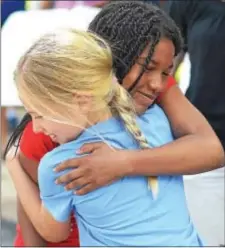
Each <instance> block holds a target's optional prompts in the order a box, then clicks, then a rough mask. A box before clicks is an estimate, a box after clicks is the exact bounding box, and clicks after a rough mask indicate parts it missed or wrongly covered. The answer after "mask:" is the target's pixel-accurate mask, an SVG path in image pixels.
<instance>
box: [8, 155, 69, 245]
mask: <svg viewBox="0 0 225 248" xmlns="http://www.w3.org/2000/svg"><path fill="white" fill-rule="evenodd" d="M6 164H7V167H8V170H9V173H10V175H11V178H12V180H13V183H14V185H15V188H16V191H17V194H18V198H19V199H20V202H21V205H22V206H23V209H24V211H25V212H26V215H27V216H28V218H29V219H30V220H31V222H32V224H33V226H34V227H35V229H36V230H37V231H38V232H39V233H40V235H41V236H42V237H43V238H45V239H46V240H47V241H50V242H60V241H62V240H65V239H66V238H67V237H68V236H69V233H70V209H69V207H68V208H67V215H66V214H64V219H63V220H62V219H60V221H57V220H56V219H55V218H54V217H53V215H52V214H51V213H50V212H49V211H48V209H47V208H46V207H45V206H44V204H43V201H42V200H41V199H40V195H39V189H38V187H37V185H36V184H35V183H34V182H33V181H32V180H31V179H30V177H29V176H28V175H27V174H26V173H25V171H24V170H23V168H22V167H21V166H20V164H19V160H18V158H17V157H16V158H14V159H12V160H8V161H7V163H6ZM48 172H49V171H48ZM52 173H53V172H50V174H49V173H46V174H45V175H44V176H45V178H43V180H41V181H42V182H47V183H51V182H53V183H52V184H54V181H52V178H51V175H52ZM48 174H49V175H48ZM46 187H47V189H51V190H52V192H48V193H52V195H54V194H55V192H54V190H58V188H57V187H54V185H53V187H51V185H49V184H48V185H46ZM59 187H60V186H59ZM62 190H63V191H64V189H63V187H62ZM43 198H44V199H45V200H44V201H47V202H51V196H43ZM53 198H54V197H53ZM46 199H47V200H46ZM58 200H59V199H58ZM52 201H55V202H54V204H56V200H55V199H54V200H52ZM49 204H50V203H49ZM58 205H59V204H58Z"/></svg>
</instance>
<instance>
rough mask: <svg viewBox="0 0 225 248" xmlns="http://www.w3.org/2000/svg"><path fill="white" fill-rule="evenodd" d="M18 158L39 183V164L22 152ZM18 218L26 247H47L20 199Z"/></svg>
mask: <svg viewBox="0 0 225 248" xmlns="http://www.w3.org/2000/svg"><path fill="white" fill-rule="evenodd" d="M18 158H19V161H20V164H21V166H22V167H23V169H24V170H25V171H26V173H27V174H28V175H29V176H30V178H31V179H32V180H33V181H34V182H35V183H37V169H38V162H36V161H34V160H31V159H28V158H27V157H26V156H24V154H23V153H22V152H21V151H20V152H19V154H18ZM17 217H18V223H19V225H20V228H21V232H22V236H23V241H24V245H25V246H28V247H32V246H33V247H46V241H45V240H44V239H43V238H42V237H41V236H40V235H39V233H38V232H37V231H36V229H35V228H34V226H33V224H32V223H31V221H30V219H29V218H28V216H27V215H26V213H25V211H24V209H23V206H22V205H21V203H20V201H19V199H18V198H17Z"/></svg>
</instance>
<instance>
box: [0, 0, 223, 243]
mask: <svg viewBox="0 0 225 248" xmlns="http://www.w3.org/2000/svg"><path fill="white" fill-rule="evenodd" d="M107 2H108V1H54V0H53V1H20V0H17V1H10V0H1V28H2V30H1V32H2V42H1V61H2V63H1V82H2V85H1V144H2V146H1V152H3V150H4V148H5V145H6V143H7V140H8V138H9V136H10V134H11V133H12V131H13V130H14V129H15V127H16V126H17V125H18V123H19V122H20V119H21V117H22V116H23V115H24V113H25V111H24V109H23V107H22V104H21V102H20V100H19V99H18V96H17V93H16V89H15V87H14V83H13V71H14V69H15V66H16V64H17V62H18V59H19V57H20V56H21V55H22V54H23V52H24V51H25V50H26V49H27V48H29V46H30V45H31V44H32V43H33V41H35V39H36V38H38V37H39V36H40V35H41V34H43V33H45V32H47V31H48V30H51V29H53V28H55V27H76V28H80V29H86V28H87V26H88V24H89V22H90V21H91V20H92V19H93V17H94V16H95V15H96V14H97V13H98V12H99V10H100V9H101V7H102V6H104V4H106V3H107ZM146 2H154V4H157V5H159V6H161V7H162V6H163V4H164V3H165V2H166V0H164V1H156V0H155V1H146ZM208 2H210V1H208ZM224 10H225V7H224ZM224 15H225V11H224ZM224 30H225V26H224V29H223V31H224ZM224 33H225V32H224ZM224 44H225V40H224ZM224 50H225V45H224ZM224 65H225V56H224ZM190 72H191V63H190V59H189V54H188V53H187V52H186V53H185V54H184V56H183V57H182V60H181V61H180V65H179V67H177V70H176V74H175V76H176V80H177V82H178V83H179V86H180V87H181V89H182V91H183V92H184V93H185V92H186V90H187V88H188V86H189V83H190V78H191V73H190ZM221 90H222V89H221ZM224 92H225V91H224ZM224 108H225V106H224ZM1 169H2V174H1V183H2V191H1V204H2V205H1V210H2V211H1V212H2V216H1V221H2V225H1V227H2V230H1V242H0V243H1V246H12V245H13V241H14V237H15V225H16V223H17V214H16V192H15V190H14V187H13V185H12V182H11V180H10V177H9V175H8V173H7V170H6V168H5V166H4V161H3V160H2V166H1ZM205 178H206V177H205V176H203V177H202V176H198V177H197V176H189V177H185V187H186V193H187V197H188V202H189V207H190V211H191V214H192V217H193V219H194V221H196V226H197V228H198V229H199V231H200V234H202V235H203V236H204V239H205V240H206V241H207V243H208V244H210V245H212V246H217V245H222V244H224V236H223V237H222V238H221V234H220V237H219V238H218V237H217V236H218V235H217V234H218V232H219V233H224V224H221V222H220V224H218V225H217V226H215V229H214V230H210V231H209V230H207V228H205V223H204V222H202V220H200V221H199V220H198V211H201V208H204V204H203V205H201V204H202V202H201V204H200V205H198V196H199V195H200V194H201V196H203V195H204V194H206V195H208V194H209V191H207V190H205V189H206V188H208V190H209V188H210V186H209V185H210V183H211V181H210V180H211V179H212V177H210V179H209V177H208V179H207V180H206V179H205ZM213 178H214V179H215V178H216V181H217V182H218V178H219V180H220V179H221V178H222V179H223V180H224V171H223V175H222V176H221V174H219V176H218V175H217V174H216V176H215V175H213ZM214 179H213V180H214ZM214 182H215V180H214V181H213V185H214V188H218V187H220V188H221V187H224V183H223V184H221V181H220V182H219V184H214ZM196 189H198V190H199V194H198V195H196V192H197V190H196ZM212 190H213V189H212ZM223 192H224V191H223ZM211 194H215V192H213V191H211ZM223 195H224V194H223ZM203 198H204V197H203ZM203 202H204V201H203ZM219 203H220V206H219V210H217V208H214V207H213V209H212V212H213V211H223V213H222V212H221V215H220V218H224V197H223V198H222V199H221V196H220V199H219ZM216 206H217V205H216ZM222 209H223V210H222ZM206 218H211V217H210V216H207V217H206ZM212 218H214V217H213V216H212ZM209 232H212V233H214V234H213V235H212V234H211V235H209Z"/></svg>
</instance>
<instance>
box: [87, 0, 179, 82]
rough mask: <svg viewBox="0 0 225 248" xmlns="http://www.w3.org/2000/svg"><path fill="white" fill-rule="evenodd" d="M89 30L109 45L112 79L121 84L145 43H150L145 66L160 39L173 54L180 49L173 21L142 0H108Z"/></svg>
mask: <svg viewBox="0 0 225 248" xmlns="http://www.w3.org/2000/svg"><path fill="white" fill-rule="evenodd" d="M89 30H90V31H91V32H94V33H96V34H97V35H99V36H101V37H102V38H104V39H105V40H106V41H107V42H108V43H109V44H110V46H111V49H112V53H113V62H114V69H115V73H116V76H117V78H118V80H119V81H120V82H122V80H123V78H124V77H125V75H126V74H127V73H128V72H129V70H130V69H131V67H132V66H133V65H134V63H135V61H136V60H137V58H138V57H139V56H140V54H141V53H142V52H143V50H144V49H145V47H146V46H147V44H149V43H150V44H151V49H150V51H149V55H148V57H147V59H146V62H145V64H146V65H147V64H148V63H149V61H150V59H151V57H152V55H153V53H154V49H155V46H156V45H157V43H158V42H159V40H160V39H161V38H168V39H169V40H171V41H172V42H173V44H174V46H175V52H176V55H177V54H178V53H179V52H180V50H181V49H182V46H183V42H182V37H181V33H180V31H179V29H178V27H177V26H176V24H175V23H174V21H173V20H172V19H171V18H170V17H169V16H167V14H166V13H165V12H164V11H163V10H161V9H160V8H158V7H157V6H155V5H153V4H150V3H144V2H142V1H111V2H110V3H108V4H107V5H105V6H104V7H103V9H102V10H101V11H100V12H99V13H98V15H97V16H96V17H95V18H94V20H93V21H92V22H91V23H90V25H89Z"/></svg>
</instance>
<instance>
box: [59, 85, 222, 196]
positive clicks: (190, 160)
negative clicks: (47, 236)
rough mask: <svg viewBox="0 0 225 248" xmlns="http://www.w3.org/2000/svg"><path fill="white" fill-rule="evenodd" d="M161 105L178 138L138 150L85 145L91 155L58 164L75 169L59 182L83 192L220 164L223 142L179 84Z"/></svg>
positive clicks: (185, 173) (208, 169) (199, 171)
mask: <svg viewBox="0 0 225 248" xmlns="http://www.w3.org/2000/svg"><path fill="white" fill-rule="evenodd" d="M160 104H161V106H162V108H163V109H164V111H165V113H166V115H167V116H168V119H169V121H170V123H171V127H172V131H173V134H174V136H175V137H176V138H177V139H176V140H175V141H174V142H171V143H170V144H166V145H164V146H161V147H157V148H151V149H145V150H137V151H128V150H123V151H112V150H110V149H108V147H107V146H106V145H104V144H101V143H95V144H86V145H84V146H83V147H81V149H80V151H81V153H90V155H88V156H84V157H80V158H76V159H71V160H68V161H66V162H64V163H62V164H61V165H59V166H58V168H57V170H58V171H61V170H64V169H67V168H73V167H76V169H74V170H72V171H70V172H69V173H67V174H64V175H63V176H61V177H59V178H58V180H57V182H58V183H66V184H67V185H66V188H67V189H68V190H69V189H74V188H76V187H79V188H80V189H79V190H77V191H76V193H77V194H80V195H82V194H86V193H88V192H90V191H92V190H94V189H96V188H99V187H101V186H104V185H106V184H109V183H111V182H113V181H115V180H117V179H118V178H120V177H123V176H127V175H144V176H148V175H155V176H158V175H189V174H197V173H202V172H206V171H210V170H213V169H217V168H219V167H221V166H222V165H223V163H224V151H223V148H222V145H221V144H220V141H219V140H218V138H217V136H216V134H215V133H214V131H213V130H212V128H211V127H210V125H209V124H208V122H207V121H206V119H205V118H204V117H203V115H202V114H201V113H200V112H199V111H198V110H197V109H196V108H195V107H194V106H193V105H192V104H191V103H190V102H189V101H188V100H187V99H186V97H185V96H184V95H183V94H182V92H181V91H180V89H179V88H178V87H177V86H176V85H174V86H171V87H170V88H169V89H168V90H167V91H166V92H165V93H164V94H163V97H162V98H161V102H160ZM106 161H107V162H106Z"/></svg>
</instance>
